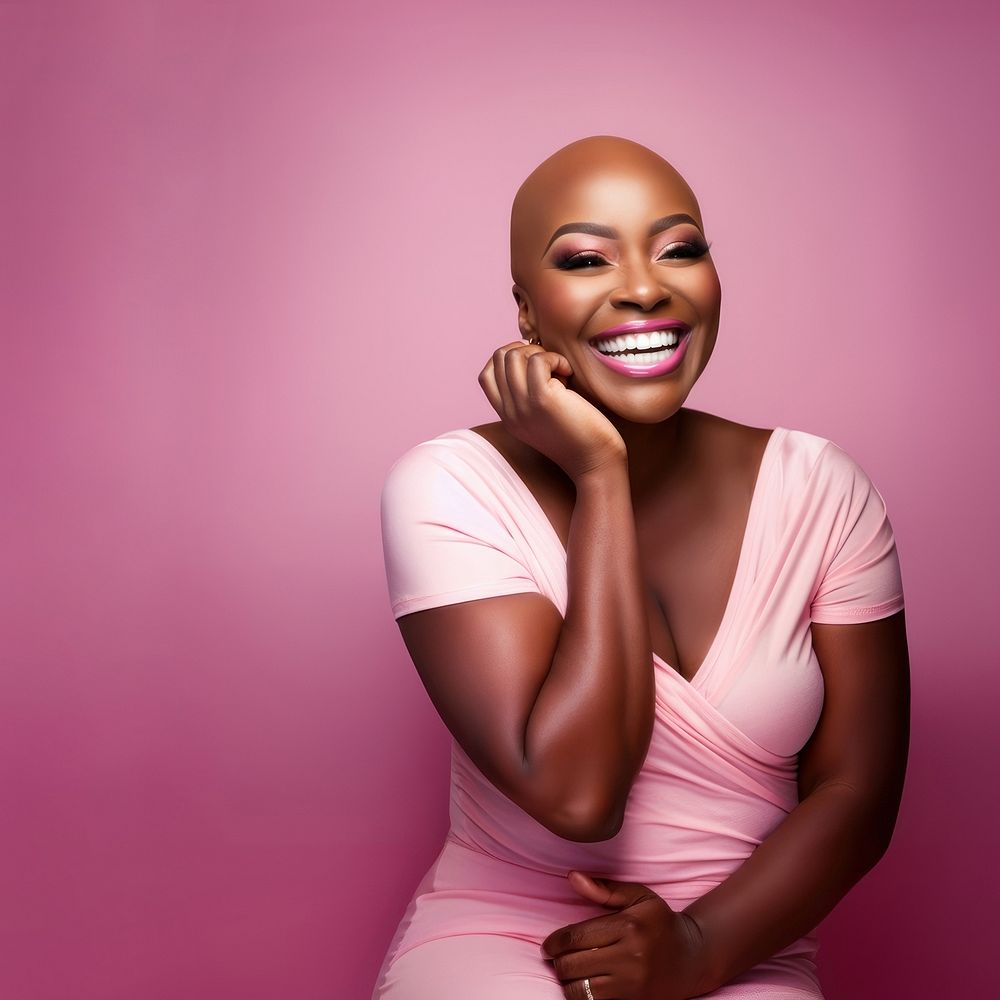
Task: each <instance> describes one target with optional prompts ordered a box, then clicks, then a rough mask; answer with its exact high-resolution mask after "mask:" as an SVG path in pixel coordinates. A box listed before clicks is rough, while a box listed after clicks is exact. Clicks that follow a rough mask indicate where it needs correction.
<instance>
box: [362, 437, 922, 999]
mask: <svg viewBox="0 0 1000 1000" xmlns="http://www.w3.org/2000/svg"><path fill="white" fill-rule="evenodd" d="M381 516H382V541H383V550H384V555H385V567H386V576H387V580H388V587H389V596H390V601H391V606H392V611H393V615H394V617H395V618H399V617H400V616H402V615H405V614H407V613H409V612H413V611H419V610H422V609H425V608H431V607H436V606H438V605H445V604H454V603H458V602H462V601H472V600H477V599H479V598H484V597H492V596H496V595H501V594H515V593H523V592H526V591H533V592H538V593H541V594H544V595H545V596H547V597H548V598H549V599H550V600H551V601H552V602H553V603H554V604H555V606H556V607H557V608H558V609H559V611H560V613H562V614H565V611H566V599H567V575H566V551H565V549H564V547H563V545H562V542H561V541H560V539H559V537H558V535H557V534H556V532H555V529H554V528H553V527H552V524H551V523H550V522H549V520H548V517H547V516H546V514H545V513H544V511H543V510H542V508H541V507H540V506H539V504H538V501H537V500H536V499H535V498H534V496H533V495H532V493H531V491H530V490H529V489H528V487H527V485H526V484H525V483H524V482H523V480H521V478H520V477H519V476H518V475H517V473H516V472H515V471H514V469H513V468H512V467H511V466H510V464H509V463H508V462H507V460H506V459H505V458H504V457H503V456H502V455H501V453H500V452H499V451H497V449H496V448H494V447H493V445H491V444H490V443H489V442H488V441H486V440H485V439H484V438H483V437H481V436H480V435H479V434H477V433H476V432H475V431H471V430H467V429H459V430H453V431H447V432H445V433H444V434H440V435H438V436H437V437H435V438H432V439H431V440H428V441H424V442H421V443H420V444H417V445H415V446H414V447H412V448H411V449H410V450H408V451H407V452H405V453H404V454H403V455H402V456H401V457H400V458H398V459H397V460H396V462H395V463H394V464H393V465H392V466H391V468H390V469H389V471H388V473H387V475H386V478H385V483H384V486H383V489H382V497H381ZM902 607H903V592H902V583H901V578H900V569H899V561H898V556H897V552H896V545H895V541H894V538H893V532H892V528H891V525H890V523H889V519H888V517H887V515H886V509H885V504H884V502H883V499H882V496H881V494H880V493H879V492H878V490H877V489H876V488H875V486H874V485H873V484H872V482H871V480H870V479H869V478H868V476H867V475H866V474H865V472H864V471H863V470H862V469H861V467H860V466H859V465H858V464H857V462H855V461H854V460H853V459H852V458H851V457H850V456H849V455H848V454H847V453H846V452H844V451H843V450H842V449H841V448H839V447H838V446H837V445H836V444H834V443H833V442H831V441H828V440H827V439H825V438H821V437H818V436H816V435H814V434H809V433H807V432H805V431H797V430H790V429H788V428H784V427H778V428H775V429H774V431H773V432H772V434H771V437H770V439H769V440H768V443H767V447H766V449H765V452H764V456H763V459H762V461H761V465H760V470H759V472H758V475H757V480H756V484H755V487H754V493H753V499H752V501H751V505H750V512H749V517H748V521H747V526H746V531H745V535H744V539H743V545H742V549H741V552H740V557H739V563H738V567H737V571H736V578H735V580H734V582H733V586H732V591H731V593H730V596H729V601H728V604H727V607H726V610H725V613H724V615H723V618H722V624H721V626H720V628H719V631H718V634H717V635H716V637H715V639H714V640H713V642H712V645H711V647H710V649H709V651H708V654H707V656H706V658H705V660H704V662H703V664H702V666H701V667H700V668H699V670H698V672H697V674H696V675H695V677H694V679H693V680H692V681H691V682H688V681H686V680H685V679H684V678H683V677H682V676H681V675H680V674H679V673H677V671H675V670H673V669H672V668H671V667H670V666H668V665H667V664H666V663H665V662H664V661H663V660H662V659H660V658H659V657H657V656H655V655H654V657H653V666H654V670H655V676H656V721H655V725H654V732H653V737H652V742H651V744H650V747H649V751H648V753H647V755H646V759H645V763H644V764H643V767H642V769H641V771H640V772H639V775H638V777H637V779H636V781H635V783H634V785H633V786H632V790H631V792H630V795H629V800H628V805H627V809H626V813H625V820H624V825H623V826H622V828H621V830H620V831H619V832H618V834H617V835H616V836H614V837H612V838H611V839H610V840H605V841H601V842H599V843H577V842H575V841H570V840H565V839H563V838H561V837H559V836H557V835H556V834H554V833H552V832H550V831H549V830H547V829H546V828H545V827H544V826H542V825H541V824H540V823H538V822H537V821H536V820H535V819H533V818H532V817H531V816H529V815H528V814H527V813H526V812H524V811H523V810H522V809H521V808H520V807H518V806H517V805H515V804H514V803H513V802H512V801H511V800H510V799H509V798H507V797H506V796H505V795H504V794H503V793H502V792H500V791H499V790H498V789H497V788H496V787H495V786H494V785H493V784H492V783H491V782H490V781H489V780H488V779H486V778H485V777H484V775H483V774H482V772H481V771H479V769H478V768H477V767H476V766H475V765H474V764H473V763H472V761H471V760H470V759H469V758H468V756H467V755H466V754H465V753H464V751H463V750H462V749H461V746H460V745H459V744H458V743H457V741H454V740H453V741H452V757H451V799H450V808H449V813H450V821H451V822H450V829H449V831H448V833H447V836H446V838H445V842H444V845H443V847H442V849H441V852H440V854H439V855H438V856H437V858H436V859H435V861H434V862H433V864H432V865H431V867H430V869H429V870H428V871H427V873H426V874H425V875H424V877H423V879H422V880H421V881H420V883H419V885H418V886H417V887H416V889H415V891H414V893H413V896H412V897H411V899H410V902H409V904H408V906H407V908H406V911H405V913H404V914H403V917H402V919H401V921H400V923H399V926H398V928H397V930H396V933H395V934H394V936H393V938H392V941H391V942H390V944H389V948H388V951H387V953H386V956H385V960H384V961H383V963H382V968H381V970H380V972H379V976H378V980H377V982H376V985H375V990H374V993H373V1000H501V998H503V1000H508V998H511V997H516V998H518V1000H563V997H564V993H563V989H562V986H561V984H560V983H559V980H558V979H557V978H556V977H555V975H554V973H553V968H552V965H551V963H550V962H547V961H546V960H545V959H544V957H543V956H542V954H541V951H540V947H539V946H540V944H541V942H542V940H543V939H544V938H545V937H547V936H548V935H549V934H550V933H551V932H552V931H553V930H555V929H556V928H558V927H562V926H564V925H565V924H569V923H575V922H577V921H580V920H585V919H587V918H589V917H593V916H596V915H598V914H606V913H609V912H611V911H609V910H606V909H604V908H602V907H600V906H597V905H596V904H593V903H590V902H589V901H587V900H585V899H583V898H582V897H580V896H579V895H577V893H575V892H574V891H573V889H572V888H571V887H570V886H569V883H568V882H567V881H566V873H567V872H568V871H569V870H570V869H571V868H578V869H582V870H583V871H587V872H590V873H592V874H595V875H598V876H600V875H603V876H606V877H609V878H614V879H620V880H624V881H629V882H641V883H643V884H645V885H648V886H650V887H651V888H652V889H653V890H655V891H656V892H657V893H659V895H660V896H662V897H663V899H665V900H666V901H667V902H668V903H669V904H670V905H671V906H672V907H674V908H675V909H682V908H683V907H685V906H687V905H688V904H689V903H690V902H692V901H693V900H695V899H697V898H699V897H700V896H702V895H704V894H705V893H706V892H708V891H709V890H710V889H712V888H713V887H715V886H716V885H718V884H719V883H720V882H723V881H724V880H725V879H726V878H727V876H728V875H730V874H731V873H732V872H733V871H734V870H735V869H736V868H738V867H739V866H740V864H741V863H742V862H743V861H745V860H746V858H747V857H748V856H749V855H750V854H751V853H752V852H753V850H754V848H755V847H756V846H757V845H758V844H760V843H761V841H763V840H764V839H765V838H766V837H767V836H768V834H769V833H771V831H773V830H774V829H775V827H777V826H778V824H779V823H780V822H781V821H782V820H783V819H784V818H785V816H786V815H787V814H788V813H789V812H790V811H791V810H792V809H793V808H794V806H795V805H796V803H797V802H798V791H797V784H796V773H797V755H798V752H799V750H800V749H801V748H802V746H803V745H804V744H805V743H806V741H807V740H808V738H809V736H810V735H811V733H812V731H813V729H814V728H815V725H816V722H817V720H818V718H819V715H820V709H821V707H822V704H823V677H822V673H821V671H820V668H819V664H818V661H817V659H816V657H815V654H814V653H813V647H812V642H811V638H810V631H809V624H810V622H811V621H812V622H827V623H850V622H865V621H872V620H874V619H877V618H884V617H887V616H888V615H891V614H893V613H894V612H897V611H899V610H900V609H901V608H902ZM817 947H818V946H817V940H816V937H815V932H813V933H811V934H808V935H806V936H804V937H802V938H800V939H799V940H797V941H795V942H794V943H792V944H790V945H788V947H786V948H784V949H783V950H782V951H780V952H778V953H777V954H776V955H774V956H773V957H772V958H771V959H769V960H768V961H765V962H761V963H760V964H759V965H757V966H755V967H754V968H753V969H750V970H749V971H747V972H746V973H744V974H742V975H740V976H738V977H736V978H735V979H733V980H731V981H730V982H729V983H727V984H726V985H725V986H723V987H721V988H720V989H718V990H716V991H714V992H712V993H711V994H706V995H707V996H711V997H718V998H722V997H725V998H741V1000H751V998H765V997H766V998H769V1000H774V998H789V1000H792V998H796V1000H802V998H805V997H808V998H812V1000H816V998H820V1000H821V998H822V992H821V990H820V985H819V981H818V979H817V975H816V965H815V956H816V951H817Z"/></svg>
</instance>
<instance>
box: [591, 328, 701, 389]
mask: <svg viewBox="0 0 1000 1000" xmlns="http://www.w3.org/2000/svg"><path fill="white" fill-rule="evenodd" d="M690 339H691V328H690V327H689V326H688V325H687V324H686V323H682V322H681V321H680V320H676V319H662V320H634V321H632V322H630V323H622V324H621V325H620V326H613V327H611V328H609V329H607V330H604V331H603V332H602V333H599V334H598V335H597V336H596V337H593V338H592V339H591V340H590V341H589V347H590V349H591V350H592V351H593V352H594V354H595V355H597V357H598V358H600V360H601V362H602V363H603V364H604V365H605V366H606V367H608V368H610V369H611V370H612V371H615V372H618V373H619V374H620V375H628V376H630V377H632V378H651V377H654V376H656V375H666V374H668V373H670V372H672V371H674V370H675V369H676V368H677V367H678V366H679V365H680V363H681V361H682V360H683V359H684V353H685V350H686V348H687V344H688V341H689V340H690Z"/></svg>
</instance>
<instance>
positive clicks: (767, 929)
mask: <svg viewBox="0 0 1000 1000" xmlns="http://www.w3.org/2000/svg"><path fill="white" fill-rule="evenodd" d="M810 627H811V629H812V641H813V648H814V650H815V652H816V656H817V659H818V660H819V663H820V667H821V669H822V671H823V680H824V686H825V695H824V703H823V710H822V714H821V715H820V719H819V722H818V723H817V725H816V729H815V731H814V732H813V734H812V736H811V737H810V739H809V742H808V743H807V744H806V746H805V747H804V748H803V749H802V751H801V753H800V756H799V776H798V781H799V800H800V801H799V804H798V805H797V806H796V807H795V808H794V809H793V810H792V811H791V812H790V813H789V814H788V816H787V817H785V819H784V820H783V821H782V822H781V824H780V825H779V826H778V827H777V828H776V829H775V830H774V832H773V833H771V834H770V836H768V837H767V838H766V839H765V840H764V841H763V842H762V843H761V844H760V845H759V846H758V847H757V848H756V850H755V851H754V852H753V854H751V855H750V857H749V858H748V859H747V860H746V861H745V862H744V863H743V864H742V865H741V866H740V867H739V868H738V869H737V870H736V871H735V872H733V874H732V875H730V876H729V878H727V879H726V881H725V882H723V883H722V884H721V885H718V886H716V887H715V888H714V889H712V890H711V891H710V892H708V893H706V894H705V895H704V896H702V897H701V898H700V899H697V900H695V902H693V903H691V904H690V905H689V906H687V907H686V908H685V909H684V911H683V912H684V914H685V915H686V916H687V917H689V918H691V920H693V922H694V924H696V926H697V928H698V930H699V932H700V937H701V942H702V949H699V950H702V954H703V956H704V969H705V975H704V978H703V979H702V980H701V981H700V982H699V987H698V988H699V992H698V993H690V994H687V995H689V996H698V995H701V993H706V992H709V991H710V990H713V989H715V988H717V987H719V986H721V985H722V984H723V983H726V982H728V981H729V980H730V979H732V978H733V977H734V976H738V975H740V974H741V973H742V972H745V971H746V970H748V969H750V968H752V967H753V966H754V965H756V964H758V963H759V962H762V961H764V960H766V959H767V958H769V957H770V956H772V955H774V954H775V953H777V952H778V951H780V950H781V949H782V948H785V947H787V946H788V945H789V944H791V943H792V942H793V941H795V940H797V939H798V938H799V937H801V936H802V935H803V934H806V933H808V932H809V931H811V930H812V929H813V928H815V927H816V925H817V924H818V923H819V922H820V921H821V920H822V919H823V918H824V917H825V916H826V915H827V914H828V913H829V912H830V911H831V910H832V909H833V908H834V906H835V905H836V904H837V903H838V902H839V900H840V899H841V898H842V897H843V896H844V895H846V893H847V892H848V890H849V889H851V887H852V886H854V885H855V883H857V882H858V881H859V880H860V879H861V878H862V876H863V875H865V873H866V872H868V871H869V870H870V869H871V868H872V867H874V865H875V864H876V862H878V860H879V859H880V858H881V857H882V855H883V854H884V853H885V851H886V849H887V848H888V846H889V841H890V839H891V837H892V832H893V828H894V827H895V823H896V817H897V814H898V812H899V804H900V799H901V797H902V791H903V779H904V776H905V772H906V759H907V753H908V748H909V729H910V674H909V655H908V651H907V643H906V626H905V620H904V612H903V611H898V612H896V613H895V614H893V615H890V616H889V617H888V618H882V619H879V620H876V621H871V622H863V623H859V624H852V625H821V624H818V623H815V622H814V623H812V625H811V626H810Z"/></svg>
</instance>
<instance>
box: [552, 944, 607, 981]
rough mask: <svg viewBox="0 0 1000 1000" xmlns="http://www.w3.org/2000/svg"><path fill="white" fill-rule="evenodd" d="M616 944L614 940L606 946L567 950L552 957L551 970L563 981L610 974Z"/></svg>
mask: <svg viewBox="0 0 1000 1000" xmlns="http://www.w3.org/2000/svg"><path fill="white" fill-rule="evenodd" d="M618 944H619V942H615V945H610V946H609V947H607V948H588V949H587V950H586V951H568V952H566V954H565V955H559V956H558V957H557V958H553V959H552V971H553V972H555V974H556V978H557V979H558V980H559V981H560V982H563V983H570V982H573V981H574V980H576V979H583V977H584V976H590V977H591V978H593V977H594V976H610V975H611V974H612V972H613V971H614V968H615V956H616V954H618V952H619V948H617V947H616V946H617V945H618Z"/></svg>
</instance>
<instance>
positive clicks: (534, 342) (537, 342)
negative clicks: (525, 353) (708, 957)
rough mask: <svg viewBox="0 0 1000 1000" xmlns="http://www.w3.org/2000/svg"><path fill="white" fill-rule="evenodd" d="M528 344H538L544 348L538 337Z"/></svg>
mask: <svg viewBox="0 0 1000 1000" xmlns="http://www.w3.org/2000/svg"><path fill="white" fill-rule="evenodd" d="M528 343H529V344H538V346H539V347H541V346H542V342H541V341H540V340H539V339H538V338H537V337H535V338H534V339H533V340H529V341H528Z"/></svg>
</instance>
